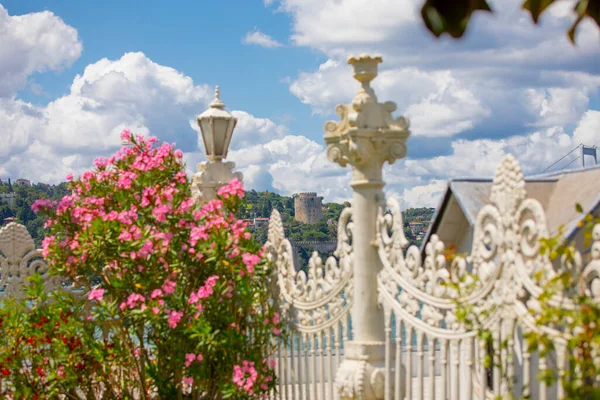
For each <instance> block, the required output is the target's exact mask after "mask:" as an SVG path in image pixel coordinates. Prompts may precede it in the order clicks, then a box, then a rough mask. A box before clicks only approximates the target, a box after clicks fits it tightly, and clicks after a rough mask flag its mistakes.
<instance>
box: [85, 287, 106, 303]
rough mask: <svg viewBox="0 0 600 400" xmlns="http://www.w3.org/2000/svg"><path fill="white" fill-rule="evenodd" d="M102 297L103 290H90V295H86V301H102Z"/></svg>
mask: <svg viewBox="0 0 600 400" xmlns="http://www.w3.org/2000/svg"><path fill="white" fill-rule="evenodd" d="M103 296H104V289H103V288H97V289H92V290H91V291H90V294H89V295H88V300H97V301H102V297H103Z"/></svg>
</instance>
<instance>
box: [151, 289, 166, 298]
mask: <svg viewBox="0 0 600 400" xmlns="http://www.w3.org/2000/svg"><path fill="white" fill-rule="evenodd" d="M162 295H163V293H162V290H160V289H154V290H153V291H152V294H151V295H150V298H152V299H156V298H157V297H162Z"/></svg>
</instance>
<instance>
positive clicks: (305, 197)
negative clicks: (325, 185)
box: [294, 192, 323, 224]
mask: <svg viewBox="0 0 600 400" xmlns="http://www.w3.org/2000/svg"><path fill="white" fill-rule="evenodd" d="M294 213H295V215H296V221H299V222H302V223H305V224H315V223H317V222H319V221H320V220H321V218H322V217H323V198H322V197H317V194H316V193H315V192H309V193H300V194H299V195H298V196H297V197H296V198H295V199H294Z"/></svg>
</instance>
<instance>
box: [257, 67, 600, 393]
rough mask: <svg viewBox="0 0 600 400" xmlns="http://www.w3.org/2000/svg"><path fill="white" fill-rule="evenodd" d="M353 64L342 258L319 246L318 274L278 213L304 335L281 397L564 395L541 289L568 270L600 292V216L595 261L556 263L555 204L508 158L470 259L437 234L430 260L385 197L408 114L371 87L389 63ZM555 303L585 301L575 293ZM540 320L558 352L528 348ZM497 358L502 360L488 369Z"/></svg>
mask: <svg viewBox="0 0 600 400" xmlns="http://www.w3.org/2000/svg"><path fill="white" fill-rule="evenodd" d="M349 62H350V64H352V65H353V67H354V70H355V75H354V76H355V78H356V79H357V80H359V81H360V82H361V84H362V88H361V90H360V91H359V93H358V94H357V96H356V97H355V99H354V100H353V102H352V104H350V105H342V106H338V108H337V109H336V111H337V112H338V114H340V116H341V117H342V121H341V122H340V123H334V122H330V123H328V124H327V125H326V126H325V130H326V134H325V141H326V143H327V145H328V157H329V159H330V160H331V161H333V162H336V163H339V164H340V165H341V166H342V167H344V166H346V165H347V164H350V165H351V166H352V170H353V179H352V187H353V189H354V192H355V193H354V200H353V205H352V211H351V210H349V209H347V210H345V211H344V213H343V214H342V216H341V218H340V224H339V233H338V249H337V252H336V256H337V257H338V258H337V260H336V259H335V258H330V259H329V260H327V262H326V263H325V266H323V264H322V261H321V259H320V258H318V256H317V255H316V253H315V254H314V255H313V257H312V258H311V261H310V267H309V272H308V275H306V274H305V273H304V272H302V271H298V270H297V268H294V265H293V257H292V249H291V246H290V243H289V241H288V240H286V239H285V238H284V236H283V228H282V226H281V218H280V216H279V213H278V212H277V211H274V212H273V215H272V218H271V222H270V226H269V241H268V248H269V254H270V257H271V259H272V261H273V262H274V263H275V265H276V267H277V282H278V288H279V291H280V293H279V298H281V300H282V302H283V305H282V307H283V309H284V310H285V312H286V315H287V316H288V318H289V323H290V330H291V343H292V345H290V343H288V344H287V347H286V346H282V350H281V351H280V353H279V354H278V361H279V373H280V380H281V382H282V384H281V386H280V388H279V392H278V393H277V394H276V395H275V397H277V398H281V399H296V398H298V399H326V398H342V399H396V400H403V399H419V400H421V399H444V400H446V399H451V400H457V399H466V400H470V399H482V400H483V399H492V398H496V396H501V397H507V396H508V394H509V391H510V392H511V394H512V395H514V396H515V397H516V398H519V397H520V396H522V395H530V396H531V397H530V398H533V399H542V400H546V399H557V398H561V397H562V395H563V393H564V388H563V387H562V386H561V383H560V382H558V383H556V384H554V385H553V386H552V387H546V386H545V384H544V382H543V381H542V380H540V379H537V372H538V371H539V370H542V369H546V368H547V367H551V368H554V369H555V370H557V372H559V373H560V372H562V371H564V370H565V368H567V364H566V360H567V357H566V356H567V355H566V351H567V348H566V340H567V334H565V333H561V332H560V331H559V330H557V329H555V328H556V327H551V326H543V327H537V326H536V324H535V312H536V310H539V302H538V297H539V295H540V294H541V293H542V290H543V289H542V287H541V284H543V283H544V282H545V281H547V280H548V279H550V278H551V277H553V276H556V274H557V273H560V272H561V271H563V270H565V269H568V270H570V271H572V272H574V273H575V274H576V275H577V277H578V278H580V279H581V281H582V282H583V283H584V285H585V291H586V294H587V295H588V296H591V297H592V298H593V299H595V300H597V301H599V302H600V225H598V226H596V227H595V228H594V231H593V240H594V241H593V243H592V245H591V253H590V261H589V263H588V264H587V265H584V263H583V261H582V255H581V254H580V253H577V254H576V255H575V258H574V259H575V261H574V262H567V261H566V259H563V260H560V262H552V261H551V260H550V259H549V257H548V255H546V254H542V253H541V252H540V239H541V238H544V237H548V236H549V234H548V229H547V224H546V217H545V213H544V210H543V208H542V206H541V204H540V203H539V202H538V201H536V200H534V199H530V198H527V193H526V191H525V182H524V179H523V175H522V173H521V170H520V167H519V165H518V163H517V162H516V160H515V159H514V158H513V157H512V156H507V157H506V158H505V159H504V160H503V162H502V163H501V165H500V166H499V167H498V170H497V174H496V177H495V179H494V183H493V186H492V189H491V192H490V197H489V199H490V204H488V205H486V206H484V207H483V208H482V210H481V211H480V212H479V215H478V217H477V222H476V224H475V227H474V234H473V245H472V249H471V254H470V255H469V256H467V257H464V256H460V255H459V256H456V257H452V259H451V260H448V261H447V259H446V248H445V246H444V244H443V243H442V242H441V241H440V240H439V239H438V237H437V236H436V235H432V237H431V240H430V241H429V243H427V244H426V246H425V256H424V258H422V255H421V251H420V249H418V248H417V247H415V246H411V247H410V248H408V249H406V247H407V245H408V241H407V240H406V238H405V236H404V227H403V222H402V213H401V209H400V206H399V203H398V202H397V201H396V200H395V199H393V198H391V199H388V200H387V201H385V200H384V196H383V193H382V191H381V188H382V187H383V181H382V180H381V168H382V165H383V162H384V161H388V162H389V163H393V161H394V160H395V159H397V158H402V157H403V156H404V155H405V154H406V146H405V140H406V138H407V137H408V135H409V132H408V121H406V120H405V119H402V118H399V119H396V120H394V119H393V118H392V117H391V112H392V111H394V110H395V105H394V104H393V103H389V102H388V103H383V104H381V103H378V102H377V98H376V96H375V93H374V91H373V90H372V89H371V88H370V86H369V82H370V81H371V80H372V79H373V78H374V77H375V76H376V74H377V69H376V66H377V63H378V62H381V59H380V58H378V57H375V58H370V57H367V56H361V57H358V58H351V59H350V61H349ZM351 214H352V217H353V220H354V221H353V222H352V223H349V222H350V215H351ZM374 253H376V256H375V257H373V254H374ZM473 275H475V276H478V277H479V280H472V278H471V277H472V276H473ZM534 275H535V277H534ZM539 276H542V282H540V281H538V279H536V278H539ZM359 286H360V287H359ZM467 288H468V291H467ZM457 300H460V303H461V304H463V305H464V308H461V309H462V310H468V313H469V315H466V319H470V320H475V319H476V320H477V321H478V322H479V324H480V325H478V326H477V327H476V328H475V327H472V328H468V327H467V326H468V325H465V324H464V323H461V322H460V320H459V318H458V317H457V310H458V306H457V303H458V301H457ZM551 302H552V303H553V304H555V305H557V306H558V305H559V304H560V305H561V306H562V307H573V303H572V302H571V301H570V299H569V298H565V297H556V298H554V299H552V300H551ZM350 311H351V312H350ZM378 313H381V315H378ZM350 314H351V315H352V321H353V322H354V326H351V325H350V324H349V322H348V321H349V319H350ZM349 328H350V329H349ZM536 329H541V330H543V331H544V332H546V333H548V334H549V335H550V336H551V337H552V338H553V341H554V344H555V349H556V350H555V352H554V353H551V354H549V355H548V356H547V357H540V356H539V355H538V354H537V353H535V352H531V353H530V352H529V351H528V349H527V345H526V344H525V343H524V336H523V335H524V334H525V333H527V332H530V331H532V330H536ZM481 330H488V331H490V332H491V333H492V337H493V344H492V345H491V346H489V345H487V344H486V343H485V342H484V341H482V339H480V338H479V336H478V332H481ZM332 334H333V336H332ZM353 336H354V337H353ZM357 336H360V337H357ZM333 337H335V340H333V339H332V341H329V338H333ZM299 339H300V340H299ZM503 342H504V343H506V344H507V345H506V346H502V345H501V344H502V343H503ZM323 343H324V346H323ZM302 344H304V347H303V346H302ZM342 348H344V349H345V350H346V352H345V354H344V353H342V357H341V358H340V350H341V349H342ZM332 352H333V354H332ZM344 355H345V357H344ZM486 355H488V356H491V358H492V360H493V367H491V368H486V367H485V366H484V362H483V360H484V358H485V356H486ZM327 357H329V364H327V363H326V362H325V361H326V360H325V359H326V358H327ZM332 358H334V359H335V360H334V361H332ZM340 360H341V361H342V362H341V363H340ZM501 366H502V368H501ZM325 370H326V371H327V373H324V371H325ZM310 371H312V372H310ZM309 372H310V374H309ZM334 372H336V376H335V379H332V376H333V373H334ZM598 379H600V378H598ZM334 380H335V384H334V382H333V381H334ZM315 383H317V384H315Z"/></svg>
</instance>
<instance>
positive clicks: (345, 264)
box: [267, 208, 353, 400]
mask: <svg viewBox="0 0 600 400" xmlns="http://www.w3.org/2000/svg"><path fill="white" fill-rule="evenodd" d="M338 226H339V230H338V240H337V250H336V251H335V254H334V257H330V258H329V259H327V260H326V261H325V263H323V260H322V259H321V258H320V257H319V256H318V254H317V252H314V253H313V256H312V257H311V259H310V261H309V266H308V274H307V273H305V272H304V271H302V270H300V269H299V268H298V267H299V266H297V265H295V264H294V257H293V248H292V244H291V243H290V241H289V240H288V239H286V238H285V237H284V233H283V232H284V231H283V225H282V222H281V216H280V214H279V212H278V211H277V210H274V211H273V214H272V216H271V221H270V223H269V231H268V241H267V254H268V256H269V257H270V259H271V261H272V262H273V263H274V264H275V265H277V285H276V293H277V297H278V299H279V300H280V301H281V309H282V314H283V316H284V318H286V320H287V322H288V325H289V327H290V329H289V331H290V333H289V337H288V339H287V340H286V341H285V342H284V343H281V344H280V346H279V351H278V354H277V356H276V360H277V366H278V373H279V380H280V381H279V388H278V391H277V393H276V394H274V396H275V397H276V398H281V399H309V398H310V399H323V400H324V399H333V398H334V385H333V383H334V380H333V377H334V376H335V373H336V371H337V368H338V366H339V364H340V362H341V359H342V357H343V348H344V346H343V344H344V342H345V341H346V340H348V334H349V332H350V329H351V326H350V319H349V317H350V313H349V311H350V307H351V306H352V300H353V297H352V295H353V288H352V273H353V269H352V261H351V260H352V244H351V240H352V211H351V209H349V208H346V209H345V210H343V211H342V213H341V215H340V220H339V225H338Z"/></svg>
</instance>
